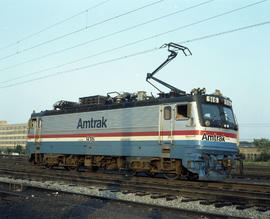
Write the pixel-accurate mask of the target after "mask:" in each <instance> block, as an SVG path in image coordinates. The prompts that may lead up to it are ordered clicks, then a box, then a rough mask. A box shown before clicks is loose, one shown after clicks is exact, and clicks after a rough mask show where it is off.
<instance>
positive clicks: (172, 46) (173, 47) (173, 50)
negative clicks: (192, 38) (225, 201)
mask: <svg viewBox="0 0 270 219" xmlns="http://www.w3.org/2000/svg"><path fill="white" fill-rule="evenodd" d="M166 47H167V48H168V51H169V52H170V54H169V55H168V58H167V59H166V60H165V61H164V62H163V63H162V64H161V65H160V66H158V67H157V69H156V70H154V71H153V72H152V73H147V76H146V81H147V82H148V83H149V84H151V85H152V86H153V87H154V88H156V89H157V90H158V91H159V92H161V93H162V91H161V90H160V89H158V88H157V87H156V86H155V85H153V84H152V83H151V82H150V81H149V79H153V80H154V81H156V82H158V83H160V84H162V85H163V86H165V87H167V88H169V89H170V90H171V91H172V92H174V93H176V94H179V95H185V94H186V92H185V91H182V90H180V89H178V88H176V87H174V86H172V85H170V84H168V83H166V82H164V81H162V80H160V79H158V78H156V77H154V76H153V75H154V74H156V73H157V72H158V71H159V70H161V69H162V68H163V67H164V66H165V65H167V64H168V63H169V62H170V61H172V60H173V59H174V58H175V57H176V56H177V54H178V51H179V50H181V51H182V52H183V53H184V55H185V56H190V55H192V53H191V52H190V50H189V49H188V48H187V47H185V46H181V45H179V44H176V43H172V42H171V43H168V44H164V45H162V46H161V47H160V48H166Z"/></svg>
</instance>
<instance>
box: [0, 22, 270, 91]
mask: <svg viewBox="0 0 270 219" xmlns="http://www.w3.org/2000/svg"><path fill="white" fill-rule="evenodd" d="M267 24H270V21H265V22H261V23H256V24H253V25H248V26H243V27H240V28H236V29H232V30H228V31H223V32H219V33H216V34H210V35H206V36H202V37H198V38H194V39H192V40H186V41H183V43H190V42H193V41H195V40H196V41H198V40H203V39H207V38H212V37H217V36H221V35H224V34H228V33H233V32H236V31H240V30H246V29H250V28H254V27H258V26H263V25H267ZM158 49H160V48H159V47H155V48H153V49H148V50H144V51H141V52H137V53H133V54H129V55H126V56H121V57H118V58H114V59H109V60H105V61H102V62H98V63H94V64H90V65H85V66H81V67H77V68H73V69H69V70H65V71H59V72H56V73H52V74H48V75H45V76H41V77H38V78H34V79H31V80H25V81H22V82H18V83H14V84H10V85H6V86H2V87H0V88H7V87H14V86H16V85H20V84H25V83H29V82H33V81H37V80H41V79H45V78H49V77H53V76H57V75H61V74H66V73H71V72H74V71H79V70H83V69H87V68H91V67H95V66H98V65H102V64H107V63H110V62H115V61H119V60H122V59H127V58H130V57H134V56H138V55H142V54H145V53H150V52H153V51H155V50H158Z"/></svg>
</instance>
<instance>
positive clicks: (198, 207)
mask: <svg viewBox="0 0 270 219" xmlns="http://www.w3.org/2000/svg"><path fill="white" fill-rule="evenodd" d="M0 182H4V183H12V184H21V185H23V186H32V187H38V188H43V189H50V190H55V191H62V192H73V193H76V194H81V195H91V196H96V197H104V198H110V199H115V200H126V201H133V202H137V203H145V204H152V205H157V206H167V207H172V208H180V209H187V210H195V211H200V212H208V213H215V214H222V215H227V216H237V217H245V218H262V219H264V218H265V219H266V218H267V219H268V218H270V210H268V211H266V212H261V211H258V210H257V209H258V208H257V207H251V208H248V209H244V210H237V209H236V206H224V207H221V208H216V207H215V206H214V205H213V204H212V205H202V204H200V201H185V198H184V197H181V196H177V197H176V199H174V200H170V201H167V200H166V198H164V197H163V198H151V195H144V196H138V195H136V194H134V193H122V192H121V191H118V192H117V191H110V190H106V188H103V187H97V186H78V185H69V184H66V183H59V182H52V181H45V182H40V181H34V180H31V181H30V180H25V179H14V178H9V177H0ZM183 200H184V201H183Z"/></svg>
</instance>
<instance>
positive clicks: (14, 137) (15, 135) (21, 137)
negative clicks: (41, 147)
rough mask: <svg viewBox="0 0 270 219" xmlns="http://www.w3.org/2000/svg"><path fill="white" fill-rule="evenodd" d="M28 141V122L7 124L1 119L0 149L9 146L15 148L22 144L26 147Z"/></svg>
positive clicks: (5, 148)
mask: <svg viewBox="0 0 270 219" xmlns="http://www.w3.org/2000/svg"><path fill="white" fill-rule="evenodd" d="M26 143H27V123H21V124H7V122H6V121H0V151H5V150H7V149H8V148H15V147H16V146H18V145H20V146H22V147H24V148H25V147H26Z"/></svg>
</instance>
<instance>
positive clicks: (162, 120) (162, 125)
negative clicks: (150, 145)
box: [159, 105, 174, 146]
mask: <svg viewBox="0 0 270 219" xmlns="http://www.w3.org/2000/svg"><path fill="white" fill-rule="evenodd" d="M173 131H174V110H173V108H172V106H171V105H161V106H160V109H159V144H161V145H163V146H166V145H167V146H170V145H173V144H174V139H173Z"/></svg>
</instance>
